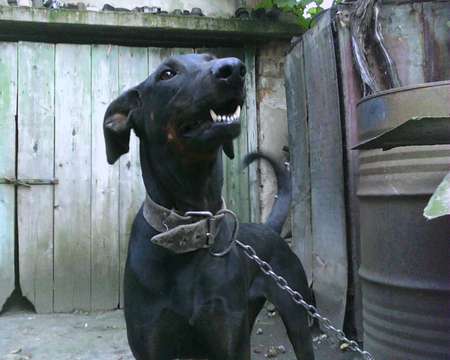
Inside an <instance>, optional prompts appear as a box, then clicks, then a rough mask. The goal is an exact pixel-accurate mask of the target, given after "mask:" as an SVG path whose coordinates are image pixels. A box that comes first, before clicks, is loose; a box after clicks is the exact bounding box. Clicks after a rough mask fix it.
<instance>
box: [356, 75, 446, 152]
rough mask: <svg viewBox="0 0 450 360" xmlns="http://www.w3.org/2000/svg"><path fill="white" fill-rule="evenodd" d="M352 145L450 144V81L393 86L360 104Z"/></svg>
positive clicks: (373, 146) (391, 146) (357, 146)
mask: <svg viewBox="0 0 450 360" xmlns="http://www.w3.org/2000/svg"><path fill="white" fill-rule="evenodd" d="M357 116H358V138H359V143H358V144H357V145H356V146H354V147H353V149H364V150H367V149H377V148H381V149H391V148H393V147H397V146H413V145H438V144H450V81H440V82H434V83H426V84H420V85H415V86H408V87H402V88H396V89H390V90H386V91H382V92H379V93H377V94H375V95H372V96H369V97H366V98H364V99H362V100H361V101H360V102H359V103H358V105H357Z"/></svg>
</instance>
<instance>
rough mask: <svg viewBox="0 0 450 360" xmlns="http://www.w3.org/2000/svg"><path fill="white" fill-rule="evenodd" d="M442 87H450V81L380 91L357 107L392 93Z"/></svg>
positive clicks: (363, 100)
mask: <svg viewBox="0 0 450 360" xmlns="http://www.w3.org/2000/svg"><path fill="white" fill-rule="evenodd" d="M441 86H450V80H443V81H435V82H427V83H422V84H415V85H408V86H401V87H396V88H393V89H388V90H383V91H379V92H377V93H376V94H372V95H369V96H365V97H363V98H362V99H361V100H359V101H358V102H357V104H356V106H359V105H361V104H362V103H364V102H366V101H369V100H372V99H375V98H377V97H381V96H384V95H388V94H392V93H399V92H405V91H411V90H416V89H426V88H433V87H441Z"/></svg>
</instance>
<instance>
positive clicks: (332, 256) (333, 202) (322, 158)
mask: <svg viewBox="0 0 450 360" xmlns="http://www.w3.org/2000/svg"><path fill="white" fill-rule="evenodd" d="M331 26H332V25H331V15H330V11H327V12H326V13H325V14H324V15H323V16H322V17H321V18H320V20H319V21H318V23H317V25H316V26H315V27H314V28H313V29H311V30H310V31H308V32H307V33H306V34H305V35H304V37H303V39H304V40H303V41H304V59H305V80H306V81H305V82H306V84H307V87H306V92H307V103H308V124H309V144H310V169H311V209H312V233H313V239H314V257H313V284H314V290H315V295H316V300H317V305H318V308H319V310H320V311H321V312H322V313H323V314H324V315H325V316H327V317H328V318H329V319H330V320H331V321H332V323H334V324H335V326H336V325H337V326H338V327H342V325H343V322H344V315H345V306H346V299H347V234H346V223H345V219H346V212H345V201H344V169H343V150H342V148H343V145H342V129H341V119H340V104H339V85H338V80H337V70H336V54H335V48H334V38H333V33H332V28H331Z"/></svg>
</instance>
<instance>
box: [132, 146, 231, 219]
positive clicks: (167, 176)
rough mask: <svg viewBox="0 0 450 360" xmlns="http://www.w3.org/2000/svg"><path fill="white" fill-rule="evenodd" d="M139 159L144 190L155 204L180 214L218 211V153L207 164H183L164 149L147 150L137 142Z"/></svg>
mask: <svg viewBox="0 0 450 360" xmlns="http://www.w3.org/2000/svg"><path fill="white" fill-rule="evenodd" d="M140 157H141V168H142V176H143V179H144V185H145V189H146V191H147V194H148V195H149V196H150V197H151V198H152V199H153V201H155V202H156V203H158V204H160V205H162V206H164V207H166V208H169V209H175V210H177V211H178V212H180V213H185V212H187V211H211V212H212V213H213V214H214V213H216V212H217V211H219V210H220V209H221V207H222V185H223V171H222V155H221V151H217V152H216V153H215V154H214V156H212V157H211V158H209V159H208V160H202V161H195V162H187V161H184V160H185V159H183V157H182V155H179V156H175V154H173V153H171V151H170V149H168V148H167V147H163V148H161V147H151V146H148V145H147V144H145V142H141V147H140Z"/></svg>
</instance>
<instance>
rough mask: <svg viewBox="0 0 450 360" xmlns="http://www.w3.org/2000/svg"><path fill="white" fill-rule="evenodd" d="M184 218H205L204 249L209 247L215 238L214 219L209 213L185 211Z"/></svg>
mask: <svg viewBox="0 0 450 360" xmlns="http://www.w3.org/2000/svg"><path fill="white" fill-rule="evenodd" d="M184 216H191V217H200V218H206V220H207V231H206V234H205V235H206V243H205V247H210V246H211V245H212V243H213V241H214V238H215V237H216V218H215V217H214V215H213V214H212V212H211V211H187V212H186V213H185V214H184Z"/></svg>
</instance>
